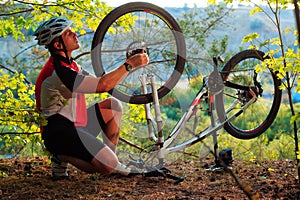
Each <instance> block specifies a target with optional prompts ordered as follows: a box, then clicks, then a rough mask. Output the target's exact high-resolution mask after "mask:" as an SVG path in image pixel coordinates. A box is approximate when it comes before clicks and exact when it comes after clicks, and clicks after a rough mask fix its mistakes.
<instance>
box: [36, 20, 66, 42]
mask: <svg viewBox="0 0 300 200" xmlns="http://www.w3.org/2000/svg"><path fill="white" fill-rule="evenodd" d="M71 24H72V22H70V21H67V20H65V19H62V18H57V17H56V18H51V19H49V20H48V21H45V22H44V23H42V24H41V25H40V26H39V27H38V28H37V29H36V31H35V32H34V33H33V35H34V36H36V38H35V39H36V40H37V41H38V44H39V45H46V46H47V45H49V44H50V43H51V41H52V40H53V39H54V38H56V37H58V36H61V35H62V34H63V32H64V31H65V30H66V29H67V28H69V27H70V26H71Z"/></svg>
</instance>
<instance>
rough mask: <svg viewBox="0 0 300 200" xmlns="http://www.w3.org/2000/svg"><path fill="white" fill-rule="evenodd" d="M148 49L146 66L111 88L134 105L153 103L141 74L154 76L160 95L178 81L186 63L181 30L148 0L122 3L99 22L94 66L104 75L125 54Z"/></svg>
mask: <svg viewBox="0 0 300 200" xmlns="http://www.w3.org/2000/svg"><path fill="white" fill-rule="evenodd" d="M135 49H145V50H146V51H147V53H148V55H149V64H148V65H147V66H146V67H143V68H140V69H137V70H133V71H131V73H130V74H129V75H128V76H127V77H126V78H125V79H124V80H123V81H121V82H120V83H119V84H118V85H117V86H116V87H115V88H114V89H113V90H111V91H110V94H112V95H113V96H114V97H116V98H118V99H119V100H121V101H124V102H128V103H133V104H145V103H149V102H152V101H153V99H152V92H151V90H150V89H149V92H146V93H145V94H144V93H143V92H142V87H141V83H140V82H139V77H140V76H141V75H142V74H149V75H151V76H154V77H155V80H156V84H157V85H156V88H157V92H158V98H162V97H163V96H165V95H166V94H167V93H168V92H169V91H170V90H171V89H172V88H173V87H174V86H175V85H176V84H177V82H178V80H179V79H180V77H181V74H182V72H183V69H184V65H185V56H186V47H185V41H184V37H183V34H182V31H181V29H180V27H179V25H178V24H177V22H176V21H175V19H174V18H173V17H172V16H171V15H170V14H169V13H168V12H167V11H165V10H164V9H162V8H160V7H158V6H155V5H153V4H150V3H145V2H134V3H128V4H125V5H122V6H120V7H117V8H115V9H114V10H113V11H112V12H110V13H109V14H108V15H107V16H106V17H105V18H104V19H103V20H102V22H101V23H100V24H99V26H98V28H97V30H96V32H95V35H94V38H93V43H92V65H93V69H94V72H95V74H96V76H102V75H103V74H105V73H108V72H110V71H112V70H114V69H115V68H117V67H119V66H120V65H122V64H123V63H124V62H125V60H126V55H128V53H130V52H131V51H133V50H135Z"/></svg>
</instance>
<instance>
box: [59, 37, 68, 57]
mask: <svg viewBox="0 0 300 200" xmlns="http://www.w3.org/2000/svg"><path fill="white" fill-rule="evenodd" d="M59 40H60V43H61V44H62V46H63V52H64V53H65V55H66V58H67V60H68V61H70V58H69V56H68V51H67V48H66V45H65V43H64V40H63V38H62V36H59Z"/></svg>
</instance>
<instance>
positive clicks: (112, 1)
mask: <svg viewBox="0 0 300 200" xmlns="http://www.w3.org/2000/svg"><path fill="white" fill-rule="evenodd" d="M104 1H105V0H104ZM135 1H145V2H149V3H153V4H155V5H158V6H160V7H184V6H185V5H187V6H188V7H194V4H196V5H197V7H202V6H205V5H206V0H106V2H107V3H108V4H109V5H110V6H113V7H116V6H120V5H122V4H125V3H129V2H135Z"/></svg>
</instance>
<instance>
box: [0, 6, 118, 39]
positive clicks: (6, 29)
mask: <svg viewBox="0 0 300 200" xmlns="http://www.w3.org/2000/svg"><path fill="white" fill-rule="evenodd" d="M111 10H112V8H111V7H109V6H108V5H107V4H106V3H103V2H102V1H99V0H96V1H93V0H84V1H74V0H63V1H62V0H59V1H49V2H43V3H41V1H36V0H30V1H8V2H6V3H4V4H2V5H1V8H0V12H3V14H2V15H1V16H2V17H1V22H0V25H1V27H2V29H1V31H0V37H7V36H9V35H12V36H13V37H14V38H15V39H21V40H25V39H26V34H25V33H28V31H32V30H35V28H36V27H37V26H38V25H39V24H40V23H41V22H43V21H45V20H47V19H49V18H51V17H53V16H60V17H65V18H67V19H69V20H72V21H74V30H75V31H78V32H79V33H80V34H85V33H86V30H87V29H92V30H96V28H97V26H98V24H99V22H100V21H101V20H102V19H103V18H104V17H105V16H106V15H107V13H108V12H110V11H111ZM82 19H84V20H82Z"/></svg>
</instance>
